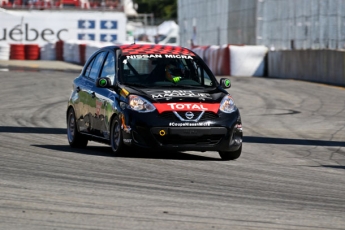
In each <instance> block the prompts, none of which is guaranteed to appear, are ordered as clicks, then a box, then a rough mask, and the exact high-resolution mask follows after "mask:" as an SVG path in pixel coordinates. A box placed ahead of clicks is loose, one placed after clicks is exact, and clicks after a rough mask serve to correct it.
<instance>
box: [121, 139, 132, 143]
mask: <svg viewBox="0 0 345 230" xmlns="http://www.w3.org/2000/svg"><path fill="white" fill-rule="evenodd" d="M123 142H124V143H128V144H130V143H132V139H125V138H124V139H123Z"/></svg>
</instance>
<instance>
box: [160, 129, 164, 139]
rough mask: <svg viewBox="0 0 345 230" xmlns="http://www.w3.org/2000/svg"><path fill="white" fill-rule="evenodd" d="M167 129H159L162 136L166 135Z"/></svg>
mask: <svg viewBox="0 0 345 230" xmlns="http://www.w3.org/2000/svg"><path fill="white" fill-rule="evenodd" d="M165 134H166V133H165V131H164V130H163V129H162V130H161V131H159V135H161V136H162V137H163V136H165Z"/></svg>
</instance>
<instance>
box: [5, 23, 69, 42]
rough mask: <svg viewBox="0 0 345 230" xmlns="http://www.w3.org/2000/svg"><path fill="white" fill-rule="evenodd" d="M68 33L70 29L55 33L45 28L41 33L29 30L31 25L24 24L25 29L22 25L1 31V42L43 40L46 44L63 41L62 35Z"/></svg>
mask: <svg viewBox="0 0 345 230" xmlns="http://www.w3.org/2000/svg"><path fill="white" fill-rule="evenodd" d="M63 32H64V33H68V29H60V30H58V31H54V30H52V29H50V28H45V29H42V30H41V31H39V30H38V29H35V28H29V24H28V23H25V24H24V29H22V26H21V25H16V26H15V27H14V28H9V29H8V28H2V31H0V41H14V42H34V41H38V40H43V41H46V42H49V41H55V40H63V36H62V33H63Z"/></svg>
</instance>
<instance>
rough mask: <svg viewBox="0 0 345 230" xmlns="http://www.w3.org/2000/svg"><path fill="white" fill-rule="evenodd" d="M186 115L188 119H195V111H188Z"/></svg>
mask: <svg viewBox="0 0 345 230" xmlns="http://www.w3.org/2000/svg"><path fill="white" fill-rule="evenodd" d="M185 116H186V118H187V119H189V120H190V119H193V117H194V113H192V112H186V114H185Z"/></svg>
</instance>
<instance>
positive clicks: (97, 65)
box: [88, 52, 107, 80]
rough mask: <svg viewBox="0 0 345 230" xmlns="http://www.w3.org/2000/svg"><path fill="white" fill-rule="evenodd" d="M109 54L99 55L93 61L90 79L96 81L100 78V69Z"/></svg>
mask: <svg viewBox="0 0 345 230" xmlns="http://www.w3.org/2000/svg"><path fill="white" fill-rule="evenodd" d="M106 54H107V52H102V53H99V54H98V55H97V56H96V58H95V59H94V61H93V64H92V67H91V71H90V74H89V76H88V77H89V78H91V79H94V80H96V79H97V78H98V73H99V68H100V67H101V66H102V64H103V61H104V58H105V55H106Z"/></svg>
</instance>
